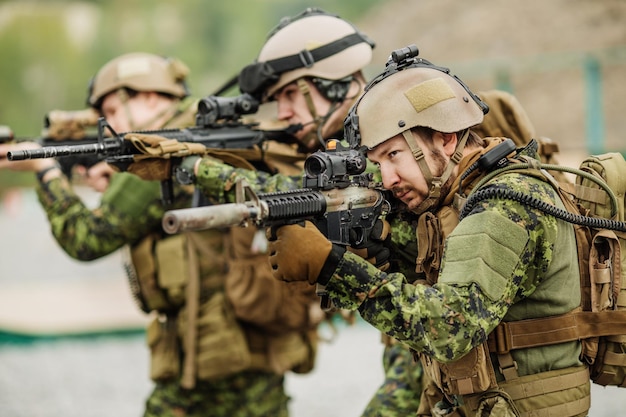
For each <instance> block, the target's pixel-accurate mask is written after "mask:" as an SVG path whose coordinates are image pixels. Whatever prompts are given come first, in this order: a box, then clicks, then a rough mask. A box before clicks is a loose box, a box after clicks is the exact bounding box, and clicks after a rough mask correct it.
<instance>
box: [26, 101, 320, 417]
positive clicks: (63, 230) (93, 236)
mask: <svg viewBox="0 0 626 417" xmlns="http://www.w3.org/2000/svg"><path fill="white" fill-rule="evenodd" d="M184 103H185V106H187V108H188V110H189V111H188V116H189V118H187V121H188V123H185V125H189V124H190V123H189V121H192V120H193V116H194V114H195V103H194V105H193V106H192V105H191V101H189V100H187V101H185V102H184ZM178 120H179V119H178ZM175 125H176V124H171V123H170V124H168V125H167V126H166V127H174V126H175ZM179 125H182V124H179ZM254 175H257V174H254ZM258 175H261V174H258ZM37 193H38V196H39V199H40V202H41V204H42V206H43V207H44V209H45V211H46V214H47V216H48V218H49V220H50V224H51V228H52V233H53V235H54V236H55V238H56V239H57V241H58V242H59V244H60V245H61V247H62V248H63V249H64V250H65V251H66V252H67V253H68V254H69V255H70V256H72V257H74V258H76V259H79V260H93V259H97V258H100V257H103V256H105V255H107V254H110V253H112V252H113V251H115V250H117V249H119V248H121V247H123V246H125V245H130V246H133V245H135V244H137V243H138V242H140V241H141V240H142V239H143V238H144V237H146V236H147V235H150V234H152V233H156V234H157V235H162V229H161V219H162V217H163V213H164V211H165V210H166V209H167V210H169V209H175V208H185V207H189V206H190V205H191V201H192V190H191V189H189V188H185V187H180V186H176V187H175V198H174V203H173V205H172V206H169V207H164V206H163V205H162V202H161V198H160V197H161V196H160V187H159V183H158V182H157V181H144V180H141V179H140V178H138V177H136V176H135V175H132V174H128V173H117V174H114V175H113V177H112V179H111V182H110V185H109V187H108V188H107V190H106V191H105V192H104V193H103V195H102V199H101V204H100V206H99V207H97V208H96V209H94V210H90V209H89V208H88V207H86V206H85V205H84V204H83V203H82V201H81V200H80V199H79V198H78V197H77V195H76V194H75V193H74V192H73V190H72V188H71V186H70V184H69V182H68V181H67V179H65V178H56V179H53V180H51V181H49V182H47V183H45V184H42V185H41V186H40V187H39V189H38V190H37ZM137 213H141V215H140V216H138V215H137ZM197 233H204V232H197ZM210 233H213V234H216V233H217V234H221V232H217V231H210ZM215 250H217V251H218V253H219V252H221V251H222V250H223V248H221V247H217V248H215ZM201 262H204V260H202V261H201ZM205 263H206V262H205ZM205 266H206V265H205ZM210 267H212V268H213V269H212V270H211V269H210V268H209V270H207V269H206V268H204V269H202V273H203V274H205V275H206V274H209V275H211V276H214V275H215V274H216V273H219V274H221V275H222V276H223V278H222V280H223V279H224V278H225V276H224V269H223V268H224V266H223V265H221V267H220V266H216V265H210ZM216 267H219V268H221V269H219V270H216V269H215V268H216ZM267 269H268V270H269V265H268V268H267ZM268 275H269V272H268ZM203 276H204V275H203ZM270 278H271V276H270V277H269V278H267V279H266V280H265V281H263V282H264V283H267V284H268V285H266V286H265V287H264V290H265V291H266V292H265V293H259V294H257V296H258V297H261V298H263V299H264V303H265V304H268V303H269V304H271V305H270V306H268V309H269V310H271V311H272V313H273V314H271V315H266V316H259V317H257V318H256V321H257V322H258V323H259V324H255V323H254V320H252V323H251V324H247V323H244V322H242V326H243V327H246V331H247V329H248V328H254V329H257V330H256V333H255V334H257V335H261V336H262V335H263V334H264V332H265V331H264V330H263V329H264V328H267V329H269V330H268V331H272V332H274V334H276V335H278V336H280V335H282V334H286V333H287V334H288V333H289V331H290V330H289V329H290V328H299V329H301V328H302V327H303V326H309V323H308V321H309V317H308V311H305V310H307V309H308V307H307V304H306V303H305V302H303V301H302V298H303V297H304V298H307V297H308V299H313V297H314V294H313V291H312V290H309V289H307V290H306V291H305V292H304V291H301V290H289V291H283V290H280V291H279V290H277V288H278V287H277V286H276V285H274V284H275V283H276V282H275V280H272V279H270ZM203 279H204V278H203ZM232 279H234V280H235V281H237V279H240V280H241V279H242V278H241V277H233V278H232ZM278 284H282V283H278ZM222 285H223V284H222ZM226 285H227V286H228V285H229V284H228V283H227V284H226ZM230 285H231V286H235V287H237V286H239V287H241V286H245V285H246V284H245V283H241V282H235V283H234V284H230ZM259 285H262V283H259ZM235 291H237V289H235ZM239 291H241V290H239ZM291 293H297V294H300V296H294V297H293V299H294V303H296V302H297V303H299V304H301V305H302V307H301V310H302V312H298V313H297V314H296V313H294V310H290V311H285V309H284V308H283V305H285V304H289V303H288V302H285V299H287V300H290V299H291V298H292V297H290V294H291ZM302 294H304V295H302ZM309 294H310V295H309ZM269 295H271V297H269ZM268 298H269V301H268ZM231 301H232V300H231ZM202 302H203V299H202V298H201V303H202ZM244 302H251V301H250V299H248V300H246V301H244ZM273 303H275V304H273ZM252 304H255V303H252ZM257 304H258V303H257ZM202 305H203V304H201V306H202ZM235 307H236V306H235ZM298 308H300V307H298ZM290 313H293V315H296V316H297V317H295V318H293V317H292V318H291V319H290V321H288V322H287V323H286V324H280V323H281V321H282V320H284V318H285V316H289V315H290ZM272 320H273V322H272ZM178 332H179V337H181V338H182V335H181V334H180V332H181V330H180V328H179V329H178ZM253 332H254V330H253ZM261 336H259V340H265V339H263V338H262V337H261ZM178 343H180V342H178ZM263 346H264V345H263ZM263 346H261V348H264V347H263ZM226 351H228V350H226ZM151 356H152V360H154V352H152V355H151ZM181 362H182V359H181ZM265 362H266V360H265V357H264V356H262V357H260V358H259V359H258V360H257V362H256V365H255V364H254V361H253V364H252V365H251V366H250V367H248V369H244V370H243V371H240V372H237V373H233V374H230V375H227V376H225V377H221V378H214V379H208V380H207V379H202V378H196V381H195V387H193V388H190V389H187V388H183V387H182V386H181V383H180V381H179V380H178V378H173V379H172V378H169V379H163V380H158V381H156V382H157V383H156V386H155V388H154V390H153V392H152V393H151V395H150V397H149V398H148V400H147V401H146V411H145V414H144V415H145V416H146V417H148V416H159V417H167V416H172V417H174V416H176V417H180V416H206V415H212V416H229V417H231V416H242V417H244V416H246V417H247V416H267V415H272V416H287V414H288V409H287V403H288V396H287V395H286V393H285V391H284V386H283V383H284V372H285V369H280V371H277V370H276V368H278V367H279V366H270V365H271V364H270V365H268V364H267V363H265ZM174 365H176V366H178V365H177V364H174ZM310 366H312V364H311V365H310ZM308 370H310V367H308V368H306V369H304V370H303V371H304V372H307V371H308Z"/></svg>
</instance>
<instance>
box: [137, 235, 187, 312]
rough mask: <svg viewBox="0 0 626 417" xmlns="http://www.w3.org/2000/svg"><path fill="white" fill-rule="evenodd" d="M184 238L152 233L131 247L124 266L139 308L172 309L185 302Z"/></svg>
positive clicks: (185, 260) (185, 268) (185, 267)
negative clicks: (162, 236)
mask: <svg viewBox="0 0 626 417" xmlns="http://www.w3.org/2000/svg"><path fill="white" fill-rule="evenodd" d="M185 239H186V237H185V235H173V236H167V237H164V238H161V237H160V236H158V235H156V234H151V235H149V236H147V237H145V238H144V239H143V240H142V241H140V242H139V243H138V244H136V245H135V246H133V247H132V248H131V249H130V256H129V257H130V259H129V261H126V262H125V264H126V265H125V269H126V271H127V275H128V279H129V282H130V287H131V291H132V293H133V296H134V298H135V299H136V300H137V302H138V304H139V307H140V308H141V310H142V311H144V312H146V313H148V312H150V311H161V312H165V311H174V310H176V309H178V308H179V307H180V306H182V305H183V304H184V302H185V291H184V290H185V285H186V284H187V279H188V276H189V272H188V268H189V265H188V262H187V255H186V240H185Z"/></svg>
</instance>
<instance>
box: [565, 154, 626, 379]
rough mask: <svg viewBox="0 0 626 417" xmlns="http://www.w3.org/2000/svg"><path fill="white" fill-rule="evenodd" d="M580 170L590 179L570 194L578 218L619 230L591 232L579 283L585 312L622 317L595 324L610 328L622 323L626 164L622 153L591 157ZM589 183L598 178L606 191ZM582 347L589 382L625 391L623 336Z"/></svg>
mask: <svg viewBox="0 0 626 417" xmlns="http://www.w3.org/2000/svg"><path fill="white" fill-rule="evenodd" d="M580 170H581V171H582V172H584V173H586V174H588V175H589V176H588V177H586V176H580V175H578V176H577V177H576V185H575V187H574V190H573V194H574V196H575V200H576V202H577V203H578V204H579V205H580V206H581V207H582V209H583V213H582V214H586V215H588V216H591V217H593V218H596V219H610V220H613V221H617V222H621V226H622V227H621V230H611V229H607V228H604V227H603V226H604V225H603V224H599V225H598V227H592V228H590V238H591V240H590V241H589V257H588V271H589V274H588V281H586V280H585V279H583V282H582V283H581V284H583V285H584V286H582V287H581V289H582V304H583V310H584V311H591V312H609V313H611V312H622V313H620V314H619V315H618V314H615V315H614V316H611V315H608V316H607V317H608V318H609V320H610V321H609V322H605V323H602V322H600V323H599V325H602V326H603V327H610V326H611V325H612V323H611V322H612V321H622V322H624V321H626V316H624V314H626V223H624V194H625V193H626V161H625V160H624V157H623V156H622V154H620V153H606V154H602V155H596V156H590V157H588V158H586V159H585V160H584V161H583V162H582V163H581V165H580ZM591 178H598V179H601V180H602V181H603V182H604V183H605V184H606V185H607V186H608V189H603V188H602V187H600V185H599V184H598V183H597V182H594V181H592V180H591ZM611 192H612V193H613V195H611ZM616 330H618V329H616ZM583 347H584V348H585V349H586V352H583V354H584V355H585V359H586V360H587V362H588V363H589V365H590V373H591V379H592V381H593V382H595V383H597V384H600V385H616V386H622V387H626V331H624V330H622V332H621V333H614V334H609V335H606V336H598V337H591V338H589V339H587V340H585V341H584V345H583Z"/></svg>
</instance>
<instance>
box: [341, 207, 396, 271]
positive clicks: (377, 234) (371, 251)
mask: <svg viewBox="0 0 626 417" xmlns="http://www.w3.org/2000/svg"><path fill="white" fill-rule="evenodd" d="M390 232H391V226H390V225H389V222H388V221H387V220H384V219H378V220H377V221H376V224H375V225H374V227H373V228H372V230H371V231H370V234H369V236H368V239H367V240H366V241H365V242H363V243H361V244H358V245H353V246H349V247H348V251H350V252H352V253H354V254H356V255H358V256H360V257H361V258H363V259H365V260H367V261H368V262H369V263H371V264H372V265H374V266H376V268H378V269H380V270H381V271H386V270H387V269H389V256H390V252H389V248H388V246H389V242H390V241H391V233H390Z"/></svg>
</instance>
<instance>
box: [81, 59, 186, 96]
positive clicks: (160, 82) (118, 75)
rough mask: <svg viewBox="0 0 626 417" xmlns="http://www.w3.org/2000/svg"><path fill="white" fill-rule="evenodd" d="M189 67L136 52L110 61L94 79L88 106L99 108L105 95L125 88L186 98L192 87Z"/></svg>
mask: <svg viewBox="0 0 626 417" xmlns="http://www.w3.org/2000/svg"><path fill="white" fill-rule="evenodd" d="M188 74H189V68H188V67H187V66H186V65H185V64H184V63H183V62H181V61H180V60H178V59H175V58H166V57H161V56H159V55H154V54H149V53H143V52H136V53H129V54H125V55H122V56H119V57H117V58H115V59H112V60H111V61H109V62H107V63H106V64H105V65H104V66H103V67H102V68H101V69H100V70H99V71H98V72H97V73H96V75H95V76H94V77H93V78H92V79H91V81H90V83H89V94H88V97H87V105H89V106H91V107H94V108H99V107H100V106H101V104H102V100H103V98H104V97H105V96H106V95H107V94H109V93H112V92H114V91H117V90H119V89H122V88H125V89H130V90H134V91H154V92H158V93H164V94H169V95H171V96H173V97H177V98H185V97H187V96H188V95H189V90H188V88H187V84H186V82H185V79H186V77H187V75H188Z"/></svg>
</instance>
